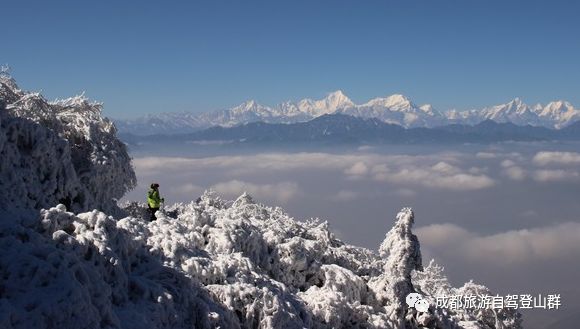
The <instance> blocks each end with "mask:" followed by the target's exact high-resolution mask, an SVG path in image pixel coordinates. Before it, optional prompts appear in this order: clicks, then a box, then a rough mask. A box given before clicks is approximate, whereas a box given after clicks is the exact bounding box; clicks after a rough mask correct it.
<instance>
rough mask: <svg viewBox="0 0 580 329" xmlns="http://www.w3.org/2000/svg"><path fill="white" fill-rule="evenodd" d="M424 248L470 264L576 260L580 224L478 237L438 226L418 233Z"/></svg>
mask: <svg viewBox="0 0 580 329" xmlns="http://www.w3.org/2000/svg"><path fill="white" fill-rule="evenodd" d="M415 232H416V233H417V235H418V236H419V240H420V241H421V247H422V248H423V247H424V248H426V249H429V250H430V252H432V253H433V254H434V255H444V257H447V258H456V257H459V258H461V259H463V260H464V261H469V262H475V263H476V262H486V263H489V264H490V265H491V264H496V263H501V264H514V265H517V264H518V263H525V262H534V261H546V260H554V259H561V260H565V259H572V258H574V255H579V254H580V239H579V238H578V237H580V223H576V222H567V223H563V224H558V225H555V226H547V227H541V228H533V229H524V230H513V231H507V232H503V233H498V234H493V235H485V236H484V235H478V234H476V233H473V232H470V231H468V230H466V229H464V228H462V227H460V226H458V225H455V224H450V223H446V224H434V225H429V226H424V227H419V228H417V229H416V231H415Z"/></svg>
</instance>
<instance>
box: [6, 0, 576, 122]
mask: <svg viewBox="0 0 580 329" xmlns="http://www.w3.org/2000/svg"><path fill="white" fill-rule="evenodd" d="M579 16H580V4H578V2H577V1H529V0H528V1H476V0H462V1H447V0H441V1H372V0H370V1H341V0H334V1H321V0H319V1H195V2H194V1H165V2H161V1H90V2H89V1H26V0H24V1H3V3H2V30H3V33H2V35H3V36H2V43H1V45H0V62H1V63H8V64H9V65H10V66H11V67H12V74H13V75H14V77H15V78H16V79H17V81H18V82H19V83H20V85H21V86H22V87H24V88H26V89H29V90H42V92H43V93H44V94H45V96H47V97H48V98H57V97H66V96H71V95H72V94H75V93H78V92H80V91H86V95H87V96H88V97H89V98H91V99H96V100H99V101H102V102H104V104H105V114H106V115H108V116H112V117H133V116H138V115H142V114H145V113H151V112H165V111H185V110H187V111H207V110H214V109H219V108H225V107H230V106H233V105H237V104H239V103H241V102H242V101H244V100H247V99H255V100H257V101H258V102H260V103H264V104H268V105H274V104H276V103H279V102H281V101H285V100H297V99H300V98H303V97H311V98H321V97H323V96H324V95H325V94H326V93H328V92H330V91H333V90H336V89H341V90H343V91H344V92H345V93H346V94H347V95H348V96H349V97H351V98H352V99H353V100H354V101H355V102H357V103H360V102H364V101H367V100H368V99H370V98H372V97H377V96H386V95H390V94H393V93H403V94H405V95H407V96H409V97H411V98H412V99H413V100H414V101H415V102H416V103H420V104H422V103H432V104H433V105H434V106H435V107H436V108H438V109H442V110H445V109H448V108H458V109H468V108H473V107H482V106H486V105H492V104H496V103H502V102H506V101H508V100H510V99H512V98H513V97H516V96H517V97H522V98H523V99H524V101H526V102H528V103H530V104H533V103H536V102H542V103H545V102H548V101H551V100H554V99H566V100H569V101H571V102H572V103H573V104H575V105H576V106H577V107H578V106H580V60H579V59H580V24H578V21H580V19H579Z"/></svg>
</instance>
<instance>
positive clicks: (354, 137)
mask: <svg viewBox="0 0 580 329" xmlns="http://www.w3.org/2000/svg"><path fill="white" fill-rule="evenodd" d="M578 124H580V123H576V124H572V125H570V126H568V127H566V128H563V129H561V130H553V129H547V128H543V127H533V126H529V125H528V126H517V125H515V124H513V123H509V122H508V123H497V122H495V121H492V120H485V121H482V122H480V123H478V124H476V125H473V126H471V125H458V124H455V125H447V126H440V127H434V128H408V129H405V128H403V127H401V126H399V125H396V124H388V123H384V122H383V121H381V120H379V119H375V118H371V119H362V118H359V117H353V116H349V115H344V114H326V115H323V116H320V117H317V118H315V119H313V120H310V121H307V122H299V123H291V124H271V123H264V122H254V123H248V124H243V125H239V126H234V127H229V128H225V127H213V128H209V129H205V130H202V131H198V132H195V133H191V134H179V135H153V136H134V135H126V134H121V135H120V137H121V138H122V139H123V140H124V141H125V142H126V143H128V144H129V145H132V146H136V147H138V146H139V145H140V144H143V143H153V144H154V143H190V142H194V143H198V144H204V143H210V144H211V143H213V144H216V143H220V144H224V143H225V144H248V145H254V144H260V145H278V146H282V145H295V146H304V145H318V146H321V145H345V144H355V145H361V144H421V143H423V144H424V143H467V142H468V143H493V142H503V141H555V140H580V130H578V129H577V126H578Z"/></svg>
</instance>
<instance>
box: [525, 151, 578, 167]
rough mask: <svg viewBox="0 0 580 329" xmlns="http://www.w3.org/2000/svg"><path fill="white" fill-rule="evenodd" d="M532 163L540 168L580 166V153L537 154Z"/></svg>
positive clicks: (545, 152) (544, 152)
mask: <svg viewBox="0 0 580 329" xmlns="http://www.w3.org/2000/svg"><path fill="white" fill-rule="evenodd" d="M532 161H533V162H534V163H535V164H536V165H539V166H547V165H580V153H576V152H547V151H542V152H538V153H536V155H535V156H534V158H533V159H532Z"/></svg>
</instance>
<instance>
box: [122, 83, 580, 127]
mask: <svg viewBox="0 0 580 329" xmlns="http://www.w3.org/2000/svg"><path fill="white" fill-rule="evenodd" d="M336 113H342V114H347V115H351V116H355V117H359V118H373V119H378V120H381V121H383V122H386V123H390V124H397V125H400V126H403V127H406V128H413V127H427V128H432V127H437V126H442V125H448V124H466V125H475V124H478V123H480V122H482V121H485V120H492V121H496V122H500V123H507V122H509V123H513V124H516V125H532V126H541V127H546V128H551V129H554V128H556V129H559V128H563V127H566V126H567V125H569V124H571V123H573V122H575V121H578V120H580V110H578V109H575V108H574V107H573V105H572V104H570V103H569V102H566V101H561V100H560V101H554V102H551V103H549V104H548V105H546V106H543V105H541V104H536V105H534V106H529V105H527V104H526V103H524V102H523V101H522V99H521V98H519V97H517V98H514V99H513V100H511V101H509V102H507V103H504V104H499V105H495V106H490V107H486V108H483V109H481V110H480V109H472V110H467V111H457V110H448V111H446V112H444V113H442V112H440V111H438V110H437V109H435V108H433V106H432V105H430V104H425V105H421V106H417V105H416V104H415V103H414V102H413V101H412V100H411V99H410V98H408V97H407V96H405V95H402V94H393V95H390V96H387V97H378V98H374V99H371V100H369V101H368V102H366V103H364V104H361V105H359V104H355V103H354V102H353V101H352V100H351V99H350V98H348V96H346V94H345V93H344V92H343V91H342V90H337V91H334V92H331V93H329V94H327V95H326V97H324V98H322V99H319V100H313V99H310V98H304V99H302V100H299V101H287V102H284V103H280V104H278V105H276V106H274V107H269V106H264V105H261V104H259V103H258V102H256V101H255V100H249V101H246V102H244V103H242V104H240V105H238V106H235V107H232V108H229V109H224V110H219V111H213V112H204V113H201V114H196V113H189V114H186V113H180V114H170V113H162V114H158V115H153V116H145V117H142V118H139V119H135V120H118V121H117V122H116V123H117V126H118V127H119V130H120V131H121V132H128V133H132V134H137V135H147V134H164V133H165V134H175V133H183V132H193V131H196V130H200V129H205V128H209V127H212V126H223V127H232V126H236V125H240V124H246V123H252V122H258V121H263V122H266V123H297V122H306V121H310V120H312V119H315V118H317V117H320V116H322V115H326V114H336Z"/></svg>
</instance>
